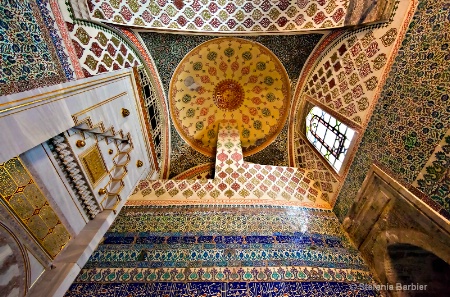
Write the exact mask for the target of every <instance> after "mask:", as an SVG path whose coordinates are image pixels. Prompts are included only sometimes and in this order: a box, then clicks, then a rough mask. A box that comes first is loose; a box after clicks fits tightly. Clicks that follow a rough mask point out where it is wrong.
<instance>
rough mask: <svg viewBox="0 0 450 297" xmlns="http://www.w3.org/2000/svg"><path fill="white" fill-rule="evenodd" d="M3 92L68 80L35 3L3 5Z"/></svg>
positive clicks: (0, 65)
mask: <svg viewBox="0 0 450 297" xmlns="http://www.w3.org/2000/svg"><path fill="white" fill-rule="evenodd" d="M0 46H1V48H2V50H1V53H0V95H6V94H11V93H18V92H23V91H26V90H30V89H32V88H37V87H41V86H47V85H53V84H58V83H61V82H64V81H66V77H65V75H64V73H63V71H62V68H61V65H60V63H59V60H58V56H57V55H56V51H55V48H54V46H53V43H52V40H51V38H50V35H49V33H48V31H47V28H46V27H45V24H44V22H43V19H42V16H41V13H40V11H39V8H38V7H37V5H36V3H35V2H34V1H32V0H30V1H28V0H27V1H20V2H17V1H12V2H11V1H6V2H5V3H2V5H1V6H0Z"/></svg>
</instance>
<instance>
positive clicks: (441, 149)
mask: <svg viewBox="0 0 450 297" xmlns="http://www.w3.org/2000/svg"><path fill="white" fill-rule="evenodd" d="M412 185H413V186H414V187H416V188H418V189H419V190H420V191H422V192H423V193H425V194H427V195H428V196H429V197H430V198H431V199H432V200H433V201H434V202H436V203H438V204H439V205H442V207H443V208H444V209H446V210H450V129H449V130H448V131H447V133H446V134H445V136H444V137H443V138H442V140H441V142H440V143H439V144H438V145H437V146H436V148H435V150H434V152H433V154H432V155H431V157H430V159H428V162H427V163H426V164H425V166H424V167H423V168H422V171H421V172H420V173H419V175H418V176H417V178H416V180H415V181H414V182H413V183H412Z"/></svg>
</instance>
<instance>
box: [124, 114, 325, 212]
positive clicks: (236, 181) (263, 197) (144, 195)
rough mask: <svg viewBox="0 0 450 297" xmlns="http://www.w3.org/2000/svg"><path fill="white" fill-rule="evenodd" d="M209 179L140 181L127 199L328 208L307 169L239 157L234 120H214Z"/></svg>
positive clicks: (134, 201) (141, 202)
mask: <svg viewBox="0 0 450 297" xmlns="http://www.w3.org/2000/svg"><path fill="white" fill-rule="evenodd" d="M220 127H221V128H220V130H219V133H218V141H217V152H216V163H215V176H214V179H201V180H196V179H192V180H157V181H149V180H144V181H141V182H140V183H139V185H138V192H137V193H136V194H134V195H133V196H131V197H130V199H129V200H128V202H127V205H146V204H148V205H152V204H158V205H168V204H211V203H213V204H230V203H232V204H273V205H295V206H306V207H316V208H324V209H329V208H330V205H329V203H328V202H327V201H324V200H323V199H324V196H323V195H322V191H320V190H319V188H320V185H319V184H316V183H315V181H314V180H313V179H310V178H308V176H311V174H310V172H309V171H308V170H305V169H298V168H292V167H282V166H270V165H259V164H252V163H247V162H244V159H243V154H242V148H241V144H240V138H239V135H240V134H239V129H238V124H237V122H236V121H223V122H221V123H220Z"/></svg>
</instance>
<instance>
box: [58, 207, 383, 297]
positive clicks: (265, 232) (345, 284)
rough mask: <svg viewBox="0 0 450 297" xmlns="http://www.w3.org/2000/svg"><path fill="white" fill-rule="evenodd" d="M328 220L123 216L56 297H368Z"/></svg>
mask: <svg viewBox="0 0 450 297" xmlns="http://www.w3.org/2000/svg"><path fill="white" fill-rule="evenodd" d="M371 283H372V279H371V275H370V273H369V271H368V267H367V266H366V265H365V264H364V261H363V259H362V258H361V256H360V255H359V252H358V251H357V250H356V249H355V248H354V247H353V246H352V245H351V243H350V241H349V240H348V238H347V237H346V236H345V235H344V233H343V231H342V229H341V228H340V225H339V222H338V220H337V218H336V217H335V215H334V214H333V213H332V212H330V211H320V210H308V209H302V208H283V207H270V206H269V207H268V206H266V207H261V206H247V207H242V206H241V207H236V206H211V205H210V206H207V207H204V206H192V205H191V206H186V207H179V206H178V207H177V206H171V207H142V206H141V207H126V208H124V209H123V210H122V212H121V213H120V214H119V216H118V217H117V219H116V221H115V222H114V225H113V226H112V227H111V229H110V230H109V231H108V232H107V233H106V234H105V237H104V239H103V241H102V243H101V245H100V246H99V247H98V248H97V250H96V251H95V252H94V253H93V254H92V256H91V257H90V259H89V261H88V262H87V263H86V265H85V266H84V267H83V269H82V271H81V272H80V274H79V275H78V277H77V279H76V280H75V282H74V284H73V285H72V286H71V287H70V289H69V290H68V292H67V293H66V295H65V296H67V297H69V296H77V297H84V296H92V295H95V294H96V292H99V291H101V292H103V293H105V294H109V295H111V296H123V297H125V296H128V294H130V292H133V294H135V295H138V296H141V294H142V296H144V295H145V296H167V297H175V296H176V297H178V296H185V295H187V296H222V297H225V296H230V297H231V296H253V297H256V296H274V297H282V296H331V295H332V296H348V294H349V293H350V292H353V293H355V295H356V296H373V295H374V293H375V292H374V291H373V290H370V289H369V290H367V291H365V292H361V291H359V292H358V288H357V287H358V286H360V285H364V284H366V285H367V284H371Z"/></svg>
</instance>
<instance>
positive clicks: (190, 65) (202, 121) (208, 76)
mask: <svg viewBox="0 0 450 297" xmlns="http://www.w3.org/2000/svg"><path fill="white" fill-rule="evenodd" d="M289 92H290V86H289V78H288V76H287V73H286V70H285V69H284V67H283V65H282V64H281V62H280V61H279V60H278V59H277V57H276V56H275V55H274V54H273V53H272V52H271V51H270V50H268V49H267V48H266V47H264V46H262V45H261V44H259V43H256V42H253V41H250V40H246V39H240V38H216V39H212V40H210V41H207V42H205V43H203V44H201V45H199V46H197V47H196V48H194V49H193V50H192V51H191V52H189V53H188V54H187V55H186V56H185V57H184V58H183V60H182V61H181V62H180V64H179V65H178V67H177V69H176V70H175V73H174V74H173V76H172V80H171V82H170V90H169V101H170V102H169V106H170V111H171V117H172V120H173V123H174V125H175V128H176V129H177V131H178V133H179V134H180V135H181V137H182V138H183V139H184V140H185V141H186V142H187V143H188V144H189V145H191V146H192V147H193V148H194V149H195V150H197V151H199V152H201V153H203V154H205V155H207V156H214V153H215V150H216V143H217V131H218V124H219V122H220V121H222V120H234V121H237V122H238V124H239V133H240V139H241V143H242V150H243V153H244V156H248V155H251V154H254V153H256V152H258V151H260V150H262V149H263V148H265V147H266V146H267V145H269V144H270V143H271V142H272V141H273V140H274V139H275V137H276V136H277V135H278V134H279V132H280V131H281V129H282V128H283V127H284V124H285V122H286V117H287V114H288V108H289V101H290V94H289Z"/></svg>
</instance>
